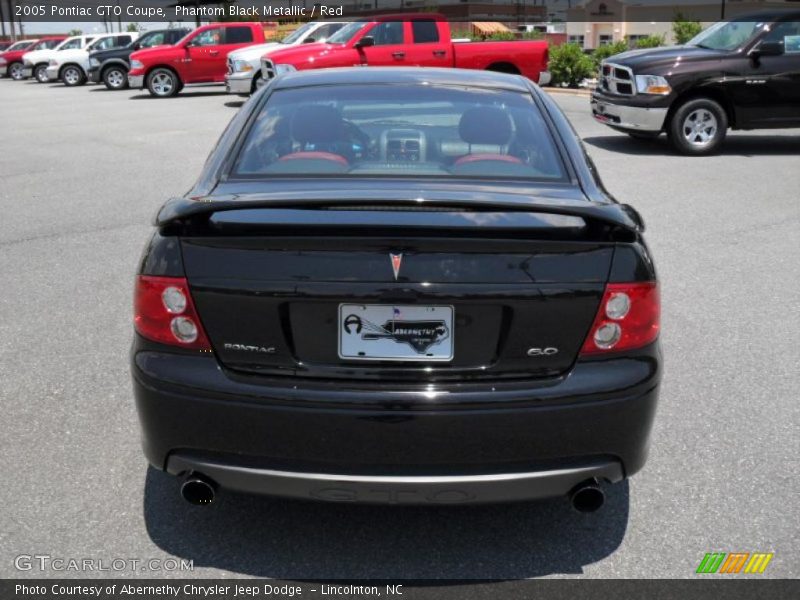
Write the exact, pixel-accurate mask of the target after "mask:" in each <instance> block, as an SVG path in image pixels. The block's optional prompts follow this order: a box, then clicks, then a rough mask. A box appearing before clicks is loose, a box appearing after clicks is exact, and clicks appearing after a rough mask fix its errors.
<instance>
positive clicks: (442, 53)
mask: <svg viewBox="0 0 800 600" xmlns="http://www.w3.org/2000/svg"><path fill="white" fill-rule="evenodd" d="M547 48H548V45H547V42H544V41H510V42H468V41H464V42H453V41H452V40H451V39H450V25H449V24H448V23H447V21H445V20H444V17H443V16H441V15H435V14H431V13H422V14H418V15H409V14H405V15H387V16H382V17H373V18H370V19H366V20H363V21H355V22H353V23H350V24H349V25H346V26H345V27H343V28H342V29H340V30H339V31H337V32H336V33H335V34H333V35H332V36H331V37H329V38H328V40H327V42H326V43H324V44H304V45H301V46H296V47H293V48H287V49H285V50H278V51H272V52H269V53H268V54H267V55H265V56H264V57H262V59H261V76H262V80H263V81H267V80H268V79H269V78H271V77H274V76H275V75H276V74H280V73H282V72H285V71H302V70H304V69H325V68H330V67H352V66H375V67H378V66H379V67H413V66H422V67H455V68H460V69H480V70H488V71H501V72H504V73H516V74H520V75H524V76H525V77H527V78H528V79H531V80H532V81H535V82H537V83H540V84H546V83H548V82H549V81H550V73H548V72H547V61H548V50H547Z"/></svg>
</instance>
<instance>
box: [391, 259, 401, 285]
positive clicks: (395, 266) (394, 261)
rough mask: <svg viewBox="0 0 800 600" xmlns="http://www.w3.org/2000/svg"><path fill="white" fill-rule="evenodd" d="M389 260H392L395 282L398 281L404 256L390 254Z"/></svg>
mask: <svg viewBox="0 0 800 600" xmlns="http://www.w3.org/2000/svg"><path fill="white" fill-rule="evenodd" d="M389 258H391V259H392V272H393V273H394V280H395V281H397V277H398V276H399V275H400V265H402V264H403V255H402V254H389Z"/></svg>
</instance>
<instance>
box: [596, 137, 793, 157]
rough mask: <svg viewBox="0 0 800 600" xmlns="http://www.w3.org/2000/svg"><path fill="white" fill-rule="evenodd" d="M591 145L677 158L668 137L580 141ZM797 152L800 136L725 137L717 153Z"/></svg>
mask: <svg viewBox="0 0 800 600" xmlns="http://www.w3.org/2000/svg"><path fill="white" fill-rule="evenodd" d="M583 141H584V142H585V143H587V144H589V145H591V146H595V147H597V148H602V149H603V150H608V151H610V152H619V153H621V154H633V155H637V156H648V155H651V156H664V155H670V156H676V157H679V156H680V155H679V154H677V153H676V152H675V150H673V149H672V146H670V144H669V141H668V140H667V136H665V135H661V136H659V137H658V138H656V139H654V140H638V139H635V138H632V137H630V136H628V135H624V134H623V135H599V136H590V137H585V138H583ZM798 153H800V135H780V136H776V135H736V136H728V137H727V138H726V140H725V142H724V143H723V144H722V148H720V150H719V152H718V153H717V154H719V155H723V156H726V155H727V156H744V157H746V156H780V155H791V154H798Z"/></svg>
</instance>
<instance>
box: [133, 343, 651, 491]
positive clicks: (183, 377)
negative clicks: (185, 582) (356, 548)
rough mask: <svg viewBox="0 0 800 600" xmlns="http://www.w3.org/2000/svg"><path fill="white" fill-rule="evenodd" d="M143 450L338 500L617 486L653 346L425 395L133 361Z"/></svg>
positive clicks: (166, 461)
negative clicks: (556, 374) (564, 371)
mask: <svg viewBox="0 0 800 600" xmlns="http://www.w3.org/2000/svg"><path fill="white" fill-rule="evenodd" d="M132 374H133V385H134V394H135V397H136V404H137V409H138V412H139V418H140V421H141V425H142V431H143V446H144V451H145V454H146V456H147V458H148V460H149V461H150V463H151V464H153V466H155V467H157V468H159V469H164V470H166V471H168V472H170V473H172V474H175V475H180V474H183V473H187V472H190V471H197V472H201V473H203V474H205V475H207V476H208V477H210V478H212V479H214V480H215V481H216V482H217V483H218V484H219V485H220V486H221V487H223V488H228V489H233V490H240V491H245V492H253V493H263V494H270V495H277V496H288V497H296V498H307V499H317V500H330V501H340V502H379V503H382V502H389V503H403V504H405V503H410V504H420V503H469V502H500V501H509V500H524V499H532V498H541V497H546V496H558V495H561V494H566V493H568V492H569V490H570V489H572V488H573V487H574V486H575V485H576V484H577V483H579V482H581V481H584V480H586V479H589V478H591V477H597V478H601V479H606V480H608V481H611V482H615V481H619V480H621V479H622V478H624V477H626V476H630V475H631V474H633V473H635V472H636V471H638V470H639V469H640V468H641V467H642V466H643V464H644V462H645V460H646V457H647V447H648V441H649V433H650V428H651V425H652V421H653V417H654V414H655V410H656V403H657V398H658V382H659V379H660V356H659V351H658V346H657V344H654V345H653V346H651V347H650V348H648V349H645V350H644V351H642V352H640V353H639V354H638V355H637V356H633V357H626V358H616V359H613V360H602V361H587V362H579V363H578V364H577V365H576V366H575V367H574V368H573V370H572V371H571V372H570V374H569V375H568V376H566V377H563V378H558V379H556V380H551V381H547V382H527V383H524V382H522V383H520V382H516V383H513V384H511V383H503V384H501V383H498V382H495V383H493V384H487V383H482V384H480V385H478V384H468V383H464V384H457V385H452V386H451V387H450V388H449V389H446V388H441V389H440V390H439V391H438V392H435V393H432V392H431V391H430V390H429V389H428V388H427V386H420V387H419V389H414V388H410V387H408V386H392V385H387V384H375V383H373V384H372V387H367V386H366V384H364V385H363V386H356V385H349V386H348V385H343V384H342V383H341V382H338V383H335V384H331V383H315V384H312V383H307V384H303V387H301V386H300V385H295V383H296V382H293V381H291V380H283V381H281V380H272V381H270V380H267V379H266V378H264V377H258V376H250V375H247V376H245V375H240V374H230V373H227V372H226V371H224V370H222V369H220V368H219V365H218V363H217V361H216V359H215V358H213V357H208V356H187V355H177V354H169V353H162V352H152V351H142V352H134V355H133V364H132Z"/></svg>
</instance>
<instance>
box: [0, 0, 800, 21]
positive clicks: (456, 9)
mask: <svg viewBox="0 0 800 600" xmlns="http://www.w3.org/2000/svg"><path fill="white" fill-rule="evenodd" d="M775 9H779V10H780V9H784V10H788V9H795V10H797V11H798V12H799V13H800V0H439V1H435V0H326V1H325V2H315V1H314V0H278V1H268V0H267V1H264V0H262V1H250V0H57V1H54V2H37V1H29V0H22V1H16V0H0V11H2V14H1V15H0V20H2V21H5V22H6V23H8V22H10V21H14V22H21V23H28V22H51V23H59V22H62V23H81V22H102V21H114V22H117V21H124V22H137V23H139V22H141V23H147V22H170V21H171V22H189V23H198V24H199V23H201V22H210V21H264V22H276V21H277V22H298V21H310V20H316V19H330V20H353V19H362V18H368V17H371V16H376V15H386V14H392V15H398V18H401V17H402V15H404V14H408V13H420V12H426V13H431V14H438V15H441V16H442V17H444V18H445V19H447V20H448V21H499V22H505V23H519V24H536V23H558V22H605V23H616V22H620V23H623V22H669V21H673V20H675V19H676V17H680V18H683V19H685V20H696V21H700V22H704V23H707V22H713V21H718V20H720V19H727V18H732V17H738V16H742V15H746V14H749V13H756V12H763V11H766V10H775ZM9 12H10V14H9Z"/></svg>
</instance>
